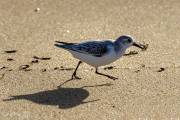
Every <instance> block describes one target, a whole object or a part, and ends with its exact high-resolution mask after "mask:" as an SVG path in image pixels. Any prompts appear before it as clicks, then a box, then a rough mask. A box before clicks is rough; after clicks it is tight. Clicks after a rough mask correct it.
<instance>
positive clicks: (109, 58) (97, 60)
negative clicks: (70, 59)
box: [70, 48, 123, 67]
mask: <svg viewBox="0 0 180 120" xmlns="http://www.w3.org/2000/svg"><path fill="white" fill-rule="evenodd" d="M70 52H71V54H72V55H73V56H74V57H75V58H77V59H79V60H81V61H83V62H85V63H87V64H89V65H91V66H94V67H99V66H103V65H107V64H110V63H112V62H114V61H115V60H117V59H118V58H119V57H121V56H122V55H123V54H122V55H118V56H117V54H116V52H115V51H114V48H111V49H110V51H109V52H108V53H107V54H104V55H103V56H101V57H95V56H92V55H88V54H83V53H79V52H75V51H70Z"/></svg>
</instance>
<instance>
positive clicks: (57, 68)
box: [54, 66, 74, 71]
mask: <svg viewBox="0 0 180 120" xmlns="http://www.w3.org/2000/svg"><path fill="white" fill-rule="evenodd" d="M54 70H67V71H70V70H74V68H64V67H63V66H61V67H60V68H59V67H55V68H54Z"/></svg>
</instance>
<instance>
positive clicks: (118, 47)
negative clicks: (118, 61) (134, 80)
mask: <svg viewBox="0 0 180 120" xmlns="http://www.w3.org/2000/svg"><path fill="white" fill-rule="evenodd" d="M126 49H127V47H124V46H121V45H115V47H114V50H115V52H116V55H117V57H121V56H123V54H124V53H125V51H126Z"/></svg>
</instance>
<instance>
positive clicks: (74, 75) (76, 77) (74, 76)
mask: <svg viewBox="0 0 180 120" xmlns="http://www.w3.org/2000/svg"><path fill="white" fill-rule="evenodd" d="M81 63H82V61H79V62H78V64H77V67H76V69H75V71H74V73H73V74H72V78H71V79H74V78H75V79H81V78H79V77H78V76H76V71H77V69H78V67H79V65H80V64H81Z"/></svg>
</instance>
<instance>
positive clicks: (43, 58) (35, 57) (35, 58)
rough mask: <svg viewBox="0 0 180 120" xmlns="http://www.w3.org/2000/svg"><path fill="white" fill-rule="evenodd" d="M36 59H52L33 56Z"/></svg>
mask: <svg viewBox="0 0 180 120" xmlns="http://www.w3.org/2000/svg"><path fill="white" fill-rule="evenodd" d="M33 58H34V59H39V60H50V59H51V58H50V57H37V56H33Z"/></svg>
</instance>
